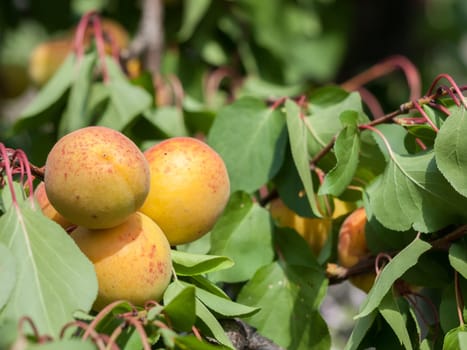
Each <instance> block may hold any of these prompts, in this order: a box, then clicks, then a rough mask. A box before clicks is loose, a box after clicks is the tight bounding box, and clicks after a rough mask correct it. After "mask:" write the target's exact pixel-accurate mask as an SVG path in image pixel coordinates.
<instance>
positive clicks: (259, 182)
mask: <svg viewBox="0 0 467 350" xmlns="http://www.w3.org/2000/svg"><path fill="white" fill-rule="evenodd" d="M284 126H285V122H284V117H283V115H282V113H281V112H279V111H278V110H273V109H271V108H267V107H266V105H265V104H264V102H263V101H261V100H259V99H255V98H252V97H244V98H240V99H238V100H236V101H235V102H234V103H232V104H231V105H228V106H227V107H224V108H222V109H221V110H220V111H219V113H218V114H217V117H216V119H215V120H214V123H213V125H212V127H211V130H210V131H209V134H208V143H209V145H211V146H212V147H213V148H214V149H215V150H216V151H217V152H219V154H220V155H221V157H222V158H223V159H224V161H225V164H226V166H227V170H228V172H229V176H230V187H231V191H232V192H235V191H238V190H244V191H246V192H249V193H251V192H253V191H256V190H257V189H259V188H260V187H261V186H263V185H264V184H265V183H266V182H268V181H269V180H270V179H272V178H273V177H274V175H276V173H277V172H278V171H279V168H280V166H281V164H282V161H283V158H284V153H285V145H286V141H287V137H286V133H285V127H284ZM245 174H248V176H245Z"/></svg>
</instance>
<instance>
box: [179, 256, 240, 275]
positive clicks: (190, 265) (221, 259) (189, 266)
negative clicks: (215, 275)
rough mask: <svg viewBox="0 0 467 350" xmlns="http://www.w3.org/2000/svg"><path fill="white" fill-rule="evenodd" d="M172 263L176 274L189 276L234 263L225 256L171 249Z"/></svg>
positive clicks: (227, 266) (228, 266) (226, 266)
mask: <svg viewBox="0 0 467 350" xmlns="http://www.w3.org/2000/svg"><path fill="white" fill-rule="evenodd" d="M171 255H172V263H173V267H174V269H175V272H176V273H177V275H180V276H191V275H201V274H204V273H208V272H213V271H218V270H223V269H228V268H230V267H231V266H233V265H234V263H233V261H232V260H231V259H229V258H228V257H226V256H216V255H204V254H193V253H186V252H182V251H178V250H172V252H171Z"/></svg>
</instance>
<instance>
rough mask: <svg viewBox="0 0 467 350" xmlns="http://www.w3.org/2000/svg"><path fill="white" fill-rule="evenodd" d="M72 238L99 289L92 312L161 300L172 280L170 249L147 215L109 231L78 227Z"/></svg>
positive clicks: (138, 214) (162, 234)
mask: <svg viewBox="0 0 467 350" xmlns="http://www.w3.org/2000/svg"><path fill="white" fill-rule="evenodd" d="M71 237H72V238H73V239H74V240H75V242H76V244H77V245H78V246H79V248H80V249H81V251H82V252H83V253H84V254H85V255H86V256H87V257H88V258H89V260H91V261H92V263H93V264H94V269H95V271H96V275H97V282H98V286H99V288H98V295H97V298H96V300H95V302H94V306H93V309H95V310H97V311H99V310H101V309H102V308H103V307H104V306H106V305H107V304H109V303H111V302H113V301H116V300H126V301H129V302H131V303H133V304H134V305H139V306H142V305H144V303H145V302H146V301H148V300H156V301H159V300H160V299H161V298H162V295H163V293H164V291H165V289H166V288H167V286H168V285H169V283H170V279H171V276H172V260H171V256H170V245H169V242H168V241H167V238H166V237H165V235H164V233H163V232H162V230H161V229H160V228H159V226H157V224H156V223H155V222H154V221H152V220H151V219H150V218H148V217H147V216H146V215H144V214H142V213H140V212H136V213H134V214H132V215H131V216H130V217H129V218H128V219H127V220H126V221H125V222H124V223H122V224H120V225H118V226H116V227H112V228H109V229H101V230H90V229H87V228H85V227H82V226H79V227H77V228H76V229H75V230H74V231H73V232H72V233H71Z"/></svg>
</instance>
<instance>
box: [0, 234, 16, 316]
mask: <svg viewBox="0 0 467 350" xmlns="http://www.w3.org/2000/svg"><path fill="white" fill-rule="evenodd" d="M15 283H16V261H15V258H14V257H13V255H12V254H11V253H10V251H9V250H8V248H7V247H6V246H5V245H4V244H2V243H0V310H1V309H2V308H3V306H4V305H5V304H6V303H7V301H8V298H9V297H10V295H11V292H12V291H13V288H14V286H15Z"/></svg>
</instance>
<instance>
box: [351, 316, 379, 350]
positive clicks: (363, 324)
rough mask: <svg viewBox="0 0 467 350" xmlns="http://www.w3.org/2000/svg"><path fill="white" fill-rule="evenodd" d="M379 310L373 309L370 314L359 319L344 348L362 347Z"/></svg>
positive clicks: (355, 348) (354, 348) (352, 349)
mask: <svg viewBox="0 0 467 350" xmlns="http://www.w3.org/2000/svg"><path fill="white" fill-rule="evenodd" d="M377 314H378V312H377V311H376V310H373V311H372V312H371V313H370V314H368V315H367V316H365V317H361V318H359V319H357V322H356V323H355V326H354V327H353V329H352V333H351V334H350V337H349V339H348V340H347V344H346V345H345V348H344V350H357V349H360V344H361V343H362V341H363V339H364V338H365V336H366V334H367V333H368V331H369V330H370V328H371V326H372V325H373V322H374V321H375V318H376V315H377Z"/></svg>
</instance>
